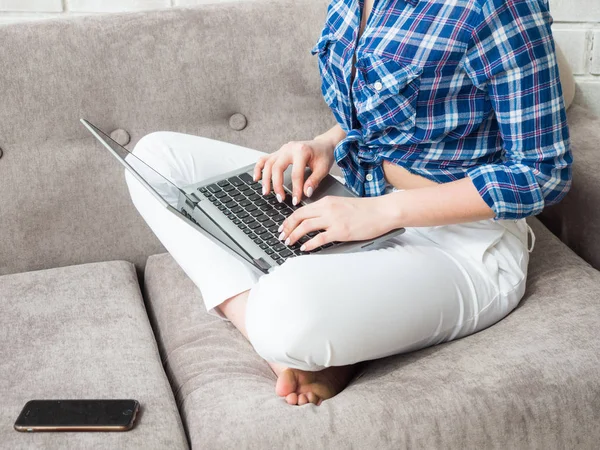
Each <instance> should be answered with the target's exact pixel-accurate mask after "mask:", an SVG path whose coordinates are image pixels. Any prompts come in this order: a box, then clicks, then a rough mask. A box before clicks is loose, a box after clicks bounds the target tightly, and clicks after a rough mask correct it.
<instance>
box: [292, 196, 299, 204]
mask: <svg viewBox="0 0 600 450" xmlns="http://www.w3.org/2000/svg"><path fill="white" fill-rule="evenodd" d="M296 203H298V197H294V198H293V199H292V205H294V206H296Z"/></svg>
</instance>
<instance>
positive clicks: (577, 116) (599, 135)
mask: <svg viewBox="0 0 600 450" xmlns="http://www.w3.org/2000/svg"><path fill="white" fill-rule="evenodd" d="M568 119H569V132H570V134H571V147H572V149H573V186H572V187H571V190H570V191H569V193H568V194H567V195H566V197H565V198H564V199H563V201H562V202H560V203H559V204H558V205H555V206H551V207H548V208H546V209H544V211H543V212H542V214H541V215H540V220H542V221H543V222H544V224H545V225H546V226H547V227H548V228H549V229H550V230H551V231H552V232H553V233H554V234H556V235H557V236H559V237H560V239H561V240H562V241H563V242H565V243H566V244H567V245H568V246H569V247H571V248H572V249H573V250H575V252H577V254H579V255H580V256H581V257H582V258H583V259H585V260H586V261H587V262H589V263H590V264H592V265H593V266H594V267H596V268H597V269H600V118H599V117H596V116H595V115H593V114H592V113H591V112H590V111H589V110H587V109H585V108H583V107H581V106H579V105H577V104H574V105H573V106H572V107H571V108H570V109H569V113H568Z"/></svg>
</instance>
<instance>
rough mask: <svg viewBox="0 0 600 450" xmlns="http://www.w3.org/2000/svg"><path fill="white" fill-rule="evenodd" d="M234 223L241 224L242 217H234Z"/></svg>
mask: <svg viewBox="0 0 600 450" xmlns="http://www.w3.org/2000/svg"><path fill="white" fill-rule="evenodd" d="M233 223H235V224H236V225H239V224H240V223H242V221H241V220H240V219H235V218H234V219H233Z"/></svg>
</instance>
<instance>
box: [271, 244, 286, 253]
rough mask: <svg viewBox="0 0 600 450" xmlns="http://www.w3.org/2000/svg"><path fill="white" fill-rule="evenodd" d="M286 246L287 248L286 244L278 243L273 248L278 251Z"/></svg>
mask: <svg viewBox="0 0 600 450" xmlns="http://www.w3.org/2000/svg"><path fill="white" fill-rule="evenodd" d="M284 248H286V247H285V245H284V244H277V245H276V246H275V247H273V250H275V251H276V252H280V251H281V250H283V249H284Z"/></svg>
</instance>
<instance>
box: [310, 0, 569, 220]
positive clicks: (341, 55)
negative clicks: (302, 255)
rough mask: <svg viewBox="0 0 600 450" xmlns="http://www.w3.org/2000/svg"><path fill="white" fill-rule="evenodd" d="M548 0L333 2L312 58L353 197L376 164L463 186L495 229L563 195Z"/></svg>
mask: <svg viewBox="0 0 600 450" xmlns="http://www.w3.org/2000/svg"><path fill="white" fill-rule="evenodd" d="M548 8H549V7H548V0H456V1H452V2H449V1H444V0H375V4H374V7H373V11H372V12H371V15H370V17H369V19H368V22H367V24H366V26H365V29H364V31H363V34H362V36H361V38H360V41H359V42H358V44H357V46H356V74H355V78H354V81H353V82H352V85H351V86H350V80H351V69H352V56H353V53H354V50H355V42H356V38H357V36H358V30H359V24H360V15H361V11H362V10H363V0H333V1H331V3H330V4H329V7H328V8H327V18H326V21H325V26H324V28H323V30H322V32H321V35H320V37H319V39H318V40H317V42H316V44H315V45H314V47H313V49H312V50H311V53H312V54H313V55H315V54H316V55H318V59H319V68H320V71H321V79H322V86H321V89H322V92H323V97H324V99H325V102H326V103H327V104H328V105H329V107H330V108H331V110H332V112H333V114H334V116H335V119H336V120H337V122H338V123H339V124H340V126H341V127H342V129H343V130H344V131H345V132H346V134H347V135H346V137H345V138H344V139H343V140H342V141H341V142H340V143H339V144H338V145H337V146H336V147H335V159H336V162H337V164H338V165H339V167H340V168H341V170H342V172H343V174H344V178H345V181H346V184H347V185H348V187H350V188H351V189H352V190H354V192H356V194H357V195H360V196H376V195H382V194H383V192H384V190H385V186H386V180H385V178H384V173H383V169H382V162H383V160H388V161H390V162H392V163H395V164H398V165H400V166H402V167H404V168H406V169H407V170H409V171H410V172H412V173H416V174H418V175H422V176H424V177H426V178H428V179H431V180H434V181H436V182H439V183H444V182H449V181H453V180H457V179H461V178H464V177H465V176H469V177H470V178H471V180H472V181H473V183H474V185H475V186H476V188H477V190H478V191H479V194H480V195H481V197H482V198H483V199H484V200H485V202H486V203H487V204H488V205H489V206H490V207H491V208H492V209H493V211H494V212H495V213H496V219H519V218H522V217H526V216H530V215H533V214H537V213H539V212H540V211H542V209H543V208H544V206H545V205H551V204H554V203H557V202H558V201H560V200H561V199H562V198H563V197H564V195H565V194H566V193H567V191H568V190H569V188H570V185H571V162H572V155H571V151H570V138H569V130H568V126H567V117H566V112H565V107H564V102H563V97H562V88H561V85H560V79H559V73H558V66H557V62H556V54H555V47H554V41H553V37H552V31H551V29H550V25H551V24H552V22H553V19H552V16H551V15H550V12H549V9H548Z"/></svg>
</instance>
